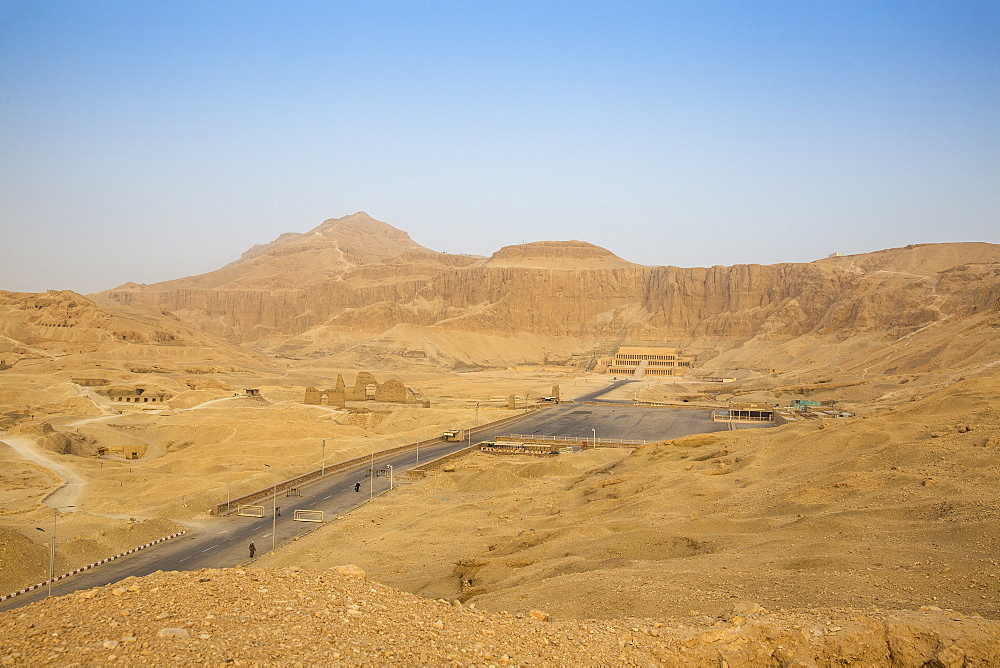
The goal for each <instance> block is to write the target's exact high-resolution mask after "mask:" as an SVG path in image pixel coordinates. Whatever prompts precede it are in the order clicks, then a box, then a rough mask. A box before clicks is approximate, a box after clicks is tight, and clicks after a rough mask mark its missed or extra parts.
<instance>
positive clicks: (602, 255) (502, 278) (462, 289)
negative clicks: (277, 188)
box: [96, 213, 1000, 348]
mask: <svg viewBox="0 0 1000 668" xmlns="http://www.w3.org/2000/svg"><path fill="white" fill-rule="evenodd" d="M998 286H1000V246H997V245H994V244H983V243H956V244H922V245H913V246H907V247H905V248H896V249H889V250H885V251H878V252H876V253H868V254H863V255H854V256H842V257H840V256H838V257H833V258H825V259H823V260H819V261H816V262H811V263H797V264H791V263H788V264H777V265H735V266H730V267H725V266H715V267H708V268H703V267H694V268H681V267H671V266H661V267H646V266H642V265H636V264H633V263H630V262H627V261H626V260H623V259H621V258H619V257H617V256H615V255H614V254H613V253H611V252H609V251H607V250H605V249H602V248H600V247H598V246H594V245H593V244H588V243H586V242H581V241H564V242H554V241H547V242H536V243H530V244H523V245H518V246H508V247H505V248H502V249H501V250H499V251H497V253H495V254H494V255H493V256H492V257H490V258H488V259H479V258H474V257H469V256H454V255H447V254H443V253H436V252H434V251H431V250H428V249H424V248H422V247H420V246H419V245H417V244H415V243H414V242H412V241H411V240H410V239H409V237H408V236H407V235H406V234H405V233H404V232H402V231H400V230H396V229H395V228H392V227H391V226H389V225H386V224H385V223H381V222H378V221H375V220H373V219H371V218H370V217H368V216H367V215H366V214H363V213H359V214H354V215H353V216H347V217H345V218H341V219H335V220H332V221H327V222H325V223H323V224H322V225H320V226H319V227H317V228H316V229H314V230H312V231H311V232H309V233H307V234H304V235H282V237H280V238H279V239H278V240H276V241H275V242H272V243H271V244H268V245H266V246H260V247H255V248H254V249H251V250H250V251H248V252H247V253H246V254H244V256H243V258H241V259H240V260H239V261H238V262H236V263H233V264H232V265H229V266H228V267H224V268H223V269H221V270H219V271H218V272H212V273H210V274H205V275H202V276H196V277H192V278H186V279H180V280H178V281H170V282H167V283H161V284H156V285H150V286H136V285H126V286H122V287H120V288H116V289H114V290H110V291H107V292H105V293H100V294H99V295H97V296H96V297H97V298H99V299H101V300H103V301H105V302H106V303H115V304H121V305H146V306H153V307H156V308H160V309H166V310H169V311H171V312H173V313H176V314H177V315H178V316H179V317H181V318H183V319H185V320H187V321H188V322H190V323H192V324H195V325H196V326H198V327H200V328H202V329H204V330H206V331H208V332H211V333H213V334H217V335H220V336H223V337H226V338H228V339H230V340H232V341H236V342H239V343H243V344H250V345H254V346H257V347H262V348H263V347H268V346H274V345H276V344H279V343H280V342H282V341H285V340H288V339H292V338H294V337H297V336H300V335H302V334H303V333H306V332H312V331H315V330H316V329H317V328H326V329H328V330H330V331H340V332H355V333H357V332H364V333H369V334H373V335H377V334H379V333H382V332H385V331H387V330H389V329H391V328H393V327H395V326H398V325H416V326H422V327H433V328H437V329H444V330H449V331H461V332H472V333H478V334H488V335H501V336H514V335H516V334H518V333H521V332H524V333H530V334H533V335H540V336H550V337H577V338H579V339H581V340H591V341H593V340H622V339H626V338H628V339H660V340H662V339H673V340H683V339H699V338H701V339H705V338H711V339H721V340H729V341H733V342H739V341H746V340H749V339H756V340H759V341H766V340H787V339H790V338H794V337H799V336H803V335H807V334H809V335H815V336H832V337H835V338H846V337H850V336H858V335H861V334H878V335H884V336H887V337H889V339H898V338H900V337H903V336H907V335H909V334H911V333H913V332H915V331H918V330H920V329H921V328H925V327H928V326H929V325H932V324H933V323H936V322H939V321H942V320H948V319H952V318H959V317H967V316H970V315H973V314H983V313H988V312H994V311H996V310H997V309H998V297H997V295H998V294H1000V291H998V290H997V287H998Z"/></svg>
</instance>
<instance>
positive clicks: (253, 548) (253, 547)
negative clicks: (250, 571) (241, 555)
mask: <svg viewBox="0 0 1000 668" xmlns="http://www.w3.org/2000/svg"><path fill="white" fill-rule="evenodd" d="M256 551H257V546H256V545H254V544H253V541H250V558H251V559H253V555H254V552H256Z"/></svg>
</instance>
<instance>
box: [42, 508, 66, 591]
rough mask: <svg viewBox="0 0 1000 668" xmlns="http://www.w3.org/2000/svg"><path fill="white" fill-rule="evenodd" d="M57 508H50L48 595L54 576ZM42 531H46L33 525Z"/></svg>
mask: <svg viewBox="0 0 1000 668" xmlns="http://www.w3.org/2000/svg"><path fill="white" fill-rule="evenodd" d="M75 507H76V506H66V508H75ZM58 514H59V509H58V508H53V509H52V541H51V542H52V546H51V548H50V549H49V593H48V596H52V580H53V579H55V576H56V518H57V517H58ZM35 528H36V529H38V530H39V531H41V532H42V533H48V532H47V531H46V530H45V529H43V528H41V527H35Z"/></svg>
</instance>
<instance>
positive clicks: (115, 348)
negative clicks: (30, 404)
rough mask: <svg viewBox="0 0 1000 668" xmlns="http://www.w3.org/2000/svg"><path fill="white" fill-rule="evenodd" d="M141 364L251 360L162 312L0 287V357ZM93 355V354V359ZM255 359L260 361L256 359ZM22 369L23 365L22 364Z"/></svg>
mask: <svg viewBox="0 0 1000 668" xmlns="http://www.w3.org/2000/svg"><path fill="white" fill-rule="evenodd" d="M95 355H96V356H97V357H99V358H101V359H107V358H109V357H110V358H115V359H120V360H123V361H125V360H128V361H131V362H136V363H139V364H140V365H141V362H140V361H141V360H143V359H151V358H156V360H157V361H159V362H163V361H166V360H169V359H171V358H185V359H188V360H190V361H209V360H225V361H227V362H232V361H237V362H240V361H242V362H248V361H250V360H255V356H254V355H253V354H252V353H250V351H248V350H245V349H242V348H240V347H238V346H235V345H233V344H232V343H230V342H228V341H223V340H220V339H218V338H216V337H214V336H211V335H209V334H206V333H205V332H203V331H200V330H199V329H196V328H194V327H192V326H191V325H189V324H187V323H185V322H183V321H182V320H180V319H179V318H177V317H176V316H174V315H172V314H171V313H169V312H166V311H153V310H150V309H145V310H143V311H142V312H136V311H129V310H127V309H123V308H121V307H114V306H111V307H107V306H100V305H98V304H96V303H94V301H92V300H90V299H88V298H87V297H83V296H82V295H78V294H76V293H75V292H70V291H69V290H63V291H57V290H50V291H49V292H46V293H38V294H35V293H19V292H6V291H0V361H2V362H3V364H4V365H9V366H10V367H16V365H18V364H19V363H25V362H28V361H29V360H30V361H33V362H35V363H37V362H44V363H50V364H51V363H56V366H59V364H58V362H59V360H63V361H67V360H69V359H72V360H74V361H75V363H76V364H78V365H83V366H86V365H87V360H88V359H89V358H91V357H93V356H95ZM95 359H96V358H95ZM255 361H257V362H259V361H260V360H255ZM22 368H23V367H22Z"/></svg>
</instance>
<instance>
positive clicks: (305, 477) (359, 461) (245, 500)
mask: <svg viewBox="0 0 1000 668" xmlns="http://www.w3.org/2000/svg"><path fill="white" fill-rule="evenodd" d="M547 407H548V406H536V407H533V408H529V409H528V410H527V411H526V412H524V413H522V414H521V415H511V416H510V417H506V418H502V419H500V420H494V421H493V422H488V423H486V424H484V425H481V426H479V427H474V428H471V429H469V430H467V432H468V433H476V432H480V431H484V430H486V429H493V428H495V427H498V426H500V425H503V424H506V423H508V422H513V421H514V420H520V419H521V418H523V417H525V416H526V415H529V414H531V413H534V412H537V411H539V410H542V409H544V408H547ZM443 442H444V439H443V438H442V437H440V436H438V437H435V438H428V439H426V440H423V441H418V442H416V443H407V444H406V445H399V446H396V447H394V448H389V449H388V450H382V451H380V452H377V453H375V459H376V461H377V460H379V459H385V458H386V457H391V456H392V455H397V454H399V453H402V452H407V451H409V450H415V449H417V448H418V447H424V446H428V445H433V444H435V443H443ZM371 460H372V457H371V455H362V456H361V457H355V458H354V459H348V460H346V461H343V462H338V463H336V464H329V465H327V466H325V467H323V468H319V469H316V470H314V471H310V472H308V473H303V474H302V475H300V476H296V477H294V478H290V479H288V480H283V481H281V482H279V483H278V484H277V485H268V486H267V487H265V488H264V489H259V490H257V491H255V492H250V493H249V494H244V495H243V496H240V497H237V498H235V499H230V500H229V501H227V502H225V503H218V504H216V506H215V507H214V508H213V509H212V510H211V511H210V514H212V515H228V514H230V513H232V512H233V511H234V510H235V509H236V508H238V507H239V506H240V505H251V504H252V503H253V502H254V501H260V500H262V499H268V498H270V497H271V496H274V495H277V494H280V493H281V492H283V491H285V490H287V489H290V488H292V487H301V486H303V485H307V484H311V483H314V482H316V481H318V480H320V479H322V478H325V477H327V476H329V475H331V474H334V473H339V472H341V471H346V470H350V469H353V468H356V467H358V466H364V465H365V464H367V463H369V462H371Z"/></svg>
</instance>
